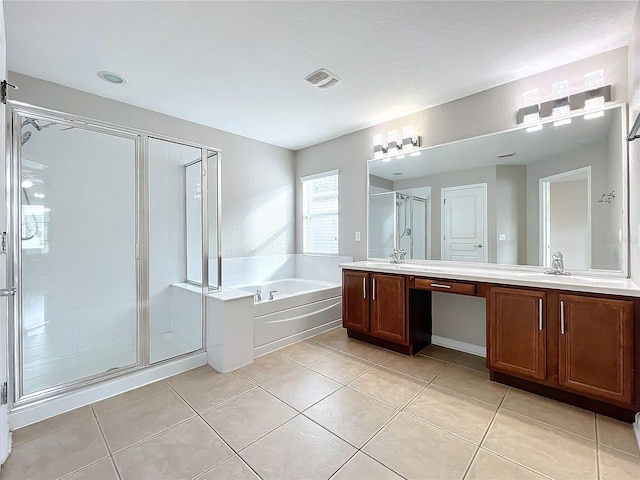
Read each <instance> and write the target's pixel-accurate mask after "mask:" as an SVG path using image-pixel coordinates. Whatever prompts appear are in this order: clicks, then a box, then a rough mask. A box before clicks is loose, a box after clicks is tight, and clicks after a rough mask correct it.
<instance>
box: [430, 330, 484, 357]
mask: <svg viewBox="0 0 640 480" xmlns="http://www.w3.org/2000/svg"><path fill="white" fill-rule="evenodd" d="M431 343H433V344H434V345H438V346H440V347H447V348H451V349H453V350H459V351H461V352H465V353H470V354H472V355H478V356H480V357H485V358H486V356H487V348H486V347H481V346H480V345H474V344H473V343H467V342H461V341H459V340H453V339H451V338H446V337H438V336H437V335H432V336H431Z"/></svg>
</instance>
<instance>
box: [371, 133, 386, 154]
mask: <svg viewBox="0 0 640 480" xmlns="http://www.w3.org/2000/svg"><path fill="white" fill-rule="evenodd" d="M385 153H387V148H386V147H385V146H383V145H382V135H374V136H373V158H382V157H383V156H384V155H385Z"/></svg>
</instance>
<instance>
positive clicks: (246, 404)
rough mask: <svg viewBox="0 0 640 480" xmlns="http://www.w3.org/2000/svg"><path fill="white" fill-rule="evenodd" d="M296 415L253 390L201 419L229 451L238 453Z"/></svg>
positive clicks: (261, 391) (266, 394) (265, 394)
mask: <svg viewBox="0 0 640 480" xmlns="http://www.w3.org/2000/svg"><path fill="white" fill-rule="evenodd" d="M297 414H298V412H296V411H295V410H294V409H293V408H291V407H289V406H288V405H286V404H285V403H283V402H281V401H280V400H278V399H277V398H275V397H273V395H269V394H268V393H267V392H265V391H264V390H262V389H256V390H252V391H250V392H249V393H246V394H244V395H241V396H239V397H237V398H234V399H233V400H231V401H230V402H227V403H225V404H223V405H221V406H219V407H216V408H214V409H212V410H208V411H207V412H205V413H204V414H202V417H203V418H204V419H205V420H206V421H207V423H209V425H211V426H212V427H213V429H214V430H215V431H216V432H218V435H220V436H221V437H222V438H223V439H224V440H225V441H226V442H227V443H228V444H229V445H231V448H233V449H234V450H235V451H239V450H242V449H243V448H244V447H246V446H247V445H249V444H251V443H253V442H255V441H256V440H257V439H258V438H260V437H262V436H263V435H266V434H267V433H269V432H270V431H271V430H274V429H275V428H277V427H279V426H280V425H282V424H283V423H284V422H286V421H287V420H290V419H292V418H293V417H295V416H296V415H297Z"/></svg>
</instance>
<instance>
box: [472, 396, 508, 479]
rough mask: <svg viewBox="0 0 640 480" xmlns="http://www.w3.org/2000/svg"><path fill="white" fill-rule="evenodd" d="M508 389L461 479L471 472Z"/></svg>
mask: <svg viewBox="0 0 640 480" xmlns="http://www.w3.org/2000/svg"><path fill="white" fill-rule="evenodd" d="M510 389H511V387H507V390H506V391H505V392H504V395H503V396H502V398H501V399H500V403H499V404H498V408H496V411H495V412H494V413H493V417H491V421H490V422H489V425H487V429H486V430H485V431H484V434H483V435H482V438H481V439H480V441H479V442H478V446H477V447H476V451H475V452H474V453H473V455H472V456H471V461H470V462H469V464H468V465H467V468H466V470H465V471H464V474H463V475H462V479H465V478H466V477H467V475H468V474H469V470H471V466H472V465H473V462H474V461H475V459H476V457H477V456H478V452H479V451H480V448H481V447H482V444H483V443H484V441H485V440H486V438H487V435H489V431H490V430H491V427H492V426H493V422H495V419H496V417H497V416H498V412H499V411H500V409H501V408H502V404H503V403H504V400H505V398H507V394H508V393H509V390H510Z"/></svg>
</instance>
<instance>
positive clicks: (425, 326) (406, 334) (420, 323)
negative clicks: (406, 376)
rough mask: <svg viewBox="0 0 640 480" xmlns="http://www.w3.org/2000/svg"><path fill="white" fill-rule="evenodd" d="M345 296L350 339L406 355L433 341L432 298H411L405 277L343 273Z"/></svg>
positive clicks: (344, 313)
mask: <svg viewBox="0 0 640 480" xmlns="http://www.w3.org/2000/svg"><path fill="white" fill-rule="evenodd" d="M420 293H422V292H420ZM425 293H426V292H425ZM342 295H343V296H342V325H343V327H345V328H346V329H347V332H348V334H349V336H350V337H351V338H355V339H358V340H363V341H366V342H369V343H373V344H376V345H379V346H382V347H385V348H389V349H392V350H396V351H398V352H401V353H405V354H407V355H413V354H414V353H417V351H419V350H421V349H422V348H424V347H425V346H427V345H428V344H429V342H430V341H431V297H429V296H427V295H414V296H409V294H408V290H407V279H406V277H405V275H394V274H387V273H374V272H371V273H369V272H360V271H354V270H344V271H343V273H342ZM410 311H411V312H413V313H412V314H410ZM411 318H413V321H411Z"/></svg>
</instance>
